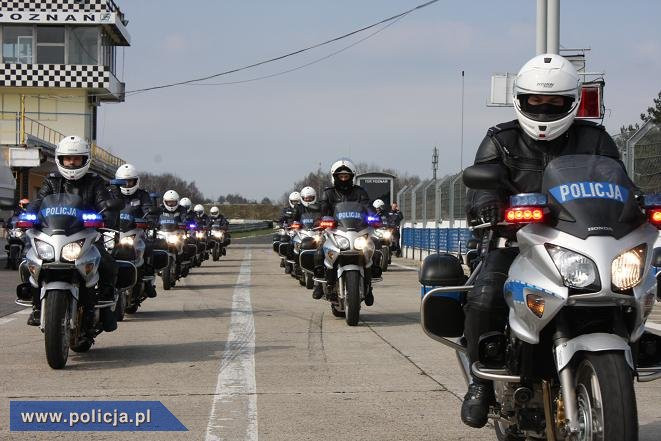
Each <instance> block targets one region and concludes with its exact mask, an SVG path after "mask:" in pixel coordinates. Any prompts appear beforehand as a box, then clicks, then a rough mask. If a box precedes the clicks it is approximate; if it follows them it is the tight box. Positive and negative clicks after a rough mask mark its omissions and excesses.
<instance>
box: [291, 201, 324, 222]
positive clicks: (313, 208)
mask: <svg viewBox="0 0 661 441" xmlns="http://www.w3.org/2000/svg"><path fill="white" fill-rule="evenodd" d="M307 213H312V214H316V215H317V216H318V217H321V207H320V206H319V205H318V204H311V205H310V206H308V207H306V206H305V205H303V204H298V205H297V206H296V207H295V208H294V216H293V218H292V220H295V221H298V222H300V221H301V216H303V215H304V214H307Z"/></svg>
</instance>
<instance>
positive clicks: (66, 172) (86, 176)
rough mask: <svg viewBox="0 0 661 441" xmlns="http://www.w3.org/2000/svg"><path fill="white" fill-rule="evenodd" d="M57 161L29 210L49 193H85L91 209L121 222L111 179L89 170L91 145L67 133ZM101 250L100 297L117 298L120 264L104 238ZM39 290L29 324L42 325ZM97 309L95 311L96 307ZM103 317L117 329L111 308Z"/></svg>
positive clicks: (107, 325)
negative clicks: (111, 206)
mask: <svg viewBox="0 0 661 441" xmlns="http://www.w3.org/2000/svg"><path fill="white" fill-rule="evenodd" d="M55 162H56V164H57V169H58V171H59V174H60V175H59V176H58V175H57V174H56V173H51V174H50V175H49V176H48V177H47V178H46V179H45V180H44V183H43V186H42V187H41V189H40V190H39V192H38V193H37V197H36V198H35V199H34V200H33V201H32V202H31V203H30V204H29V206H28V208H27V211H28V212H30V213H37V212H38V211H39V209H40V207H41V201H42V200H43V199H44V198H45V197H46V196H49V195H52V194H57V193H69V194H76V195H78V196H80V197H81V199H82V200H83V203H84V204H86V205H88V206H89V209H92V210H95V211H97V212H100V211H102V210H105V211H104V213H103V216H104V218H105V221H106V223H107V225H108V226H109V227H110V228H112V227H114V226H115V224H116V223H117V217H118V213H117V212H114V211H111V210H108V209H107V205H106V203H107V202H108V201H109V200H111V199H113V196H112V194H111V193H110V192H109V191H108V188H107V183H106V181H104V180H103V178H101V177H100V176H98V175H96V174H95V173H91V172H89V173H88V171H89V168H90V165H91V162H92V152H91V149H90V145H89V144H88V143H87V141H85V140H84V139H83V138H80V137H78V136H67V137H65V138H64V139H63V140H62V141H60V143H59V144H58V146H57V148H56V150H55ZM94 245H95V246H96V248H97V250H98V251H99V253H100V254H101V262H100V265H99V284H98V286H99V293H98V294H99V298H100V299H101V300H103V301H109V300H113V299H114V296H115V283H116V280H117V272H118V267H117V263H116V262H115V260H114V259H113V258H112V256H111V255H110V254H108V251H106V248H105V246H104V244H103V239H100V240H99V241H97V242H96V243H95V244H94ZM85 300H87V301H90V302H91V304H88V305H86V306H87V311H86V313H88V312H89V311H90V310H89V308H93V306H94V299H85ZM40 306H41V305H40V304H39V294H38V293H36V295H35V296H34V298H33V312H32V314H31V315H30V317H29V318H28V325H32V326H39V323H40V313H41V311H40ZM92 312H93V311H92ZM101 320H102V322H103V330H104V331H106V332H111V331H114V330H115V329H117V319H116V318H115V314H114V312H113V311H111V310H110V308H103V309H101Z"/></svg>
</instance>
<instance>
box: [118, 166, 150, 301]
mask: <svg viewBox="0 0 661 441" xmlns="http://www.w3.org/2000/svg"><path fill="white" fill-rule="evenodd" d="M115 179H121V180H125V181H126V186H120V187H119V190H120V194H119V195H117V196H116V198H118V199H122V200H123V201H124V206H125V207H127V206H130V207H131V214H132V215H133V216H134V217H136V218H144V219H149V218H151V219H153V218H154V217H155V216H156V217H157V209H156V207H154V202H153V201H152V198H151V196H149V193H148V192H147V191H145V190H143V189H141V188H140V176H139V175H138V170H137V169H136V168H135V166H133V165H132V164H124V165H122V166H120V167H119V168H118V169H117V171H116V172H115ZM153 252H154V243H153V241H152V240H151V239H149V238H147V237H145V254H144V259H145V260H144V261H145V263H144V266H143V270H144V273H145V275H146V276H153V275H154V267H153V266H152V264H151V262H152V257H153ZM147 296H149V297H150V298H154V297H156V287H155V286H154V285H153V284H147Z"/></svg>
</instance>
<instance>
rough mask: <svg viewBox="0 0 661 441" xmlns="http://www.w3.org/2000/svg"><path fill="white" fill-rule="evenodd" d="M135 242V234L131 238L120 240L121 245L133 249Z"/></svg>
mask: <svg viewBox="0 0 661 441" xmlns="http://www.w3.org/2000/svg"><path fill="white" fill-rule="evenodd" d="M134 242H135V234H133V235H131V236H126V237H122V238H121V239H120V240H119V243H120V244H121V245H124V246H127V247H132V246H133V243H134Z"/></svg>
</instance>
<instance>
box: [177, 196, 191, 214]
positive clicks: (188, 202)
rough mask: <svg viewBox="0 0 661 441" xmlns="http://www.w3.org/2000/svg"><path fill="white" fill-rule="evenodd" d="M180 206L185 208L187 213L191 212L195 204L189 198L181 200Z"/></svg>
mask: <svg viewBox="0 0 661 441" xmlns="http://www.w3.org/2000/svg"><path fill="white" fill-rule="evenodd" d="M179 205H181V206H182V207H184V208H185V209H186V211H190V209H191V207H192V206H193V202H192V201H191V200H190V199H188V198H181V200H180V201H179Z"/></svg>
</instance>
